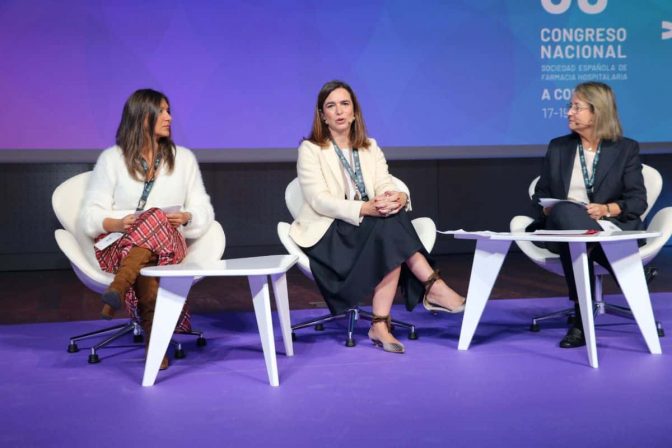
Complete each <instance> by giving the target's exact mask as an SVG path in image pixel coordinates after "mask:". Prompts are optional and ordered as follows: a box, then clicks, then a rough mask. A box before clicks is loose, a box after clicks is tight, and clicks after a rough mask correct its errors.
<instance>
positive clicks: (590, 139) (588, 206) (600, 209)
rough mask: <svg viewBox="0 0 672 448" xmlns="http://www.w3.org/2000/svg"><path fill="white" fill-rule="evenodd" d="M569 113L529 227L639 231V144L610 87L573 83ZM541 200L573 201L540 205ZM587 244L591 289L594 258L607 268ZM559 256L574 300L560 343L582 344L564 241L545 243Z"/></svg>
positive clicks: (642, 195) (642, 203)
mask: <svg viewBox="0 0 672 448" xmlns="http://www.w3.org/2000/svg"><path fill="white" fill-rule="evenodd" d="M568 107H569V112H568V114H567V119H568V124H569V129H570V130H571V131H572V133H571V134H569V135H566V136H563V137H558V138H555V139H553V140H551V142H550V143H549V145H548V151H547V152H546V157H545V159H544V165H543V170H542V173H541V177H540V179H539V182H538V183H537V186H536V189H535V193H534V195H533V197H532V203H533V205H534V207H535V209H536V211H537V218H536V220H535V221H534V222H533V223H532V224H531V225H530V226H529V227H528V228H527V230H528V231H533V230H536V229H552V230H576V229H585V230H609V229H613V230H618V229H620V230H643V229H644V226H643V224H642V221H641V219H640V215H641V214H642V213H644V211H645V210H646V207H647V203H646V188H645V187H644V179H643V177H642V164H641V162H640V160H639V144H638V143H637V142H636V141H634V140H631V139H629V138H625V137H623V131H622V129H621V124H620V121H619V118H618V111H617V108H616V100H615V97H614V93H613V91H612V90H611V88H610V87H609V86H608V85H606V84H603V83H599V82H586V83H582V84H579V85H578V86H576V89H575V90H574V94H573V95H572V102H571V104H569V105H568ZM540 198H556V199H572V200H574V201H575V202H561V203H558V204H556V205H555V206H553V207H552V208H551V207H547V208H542V206H541V205H539V199H540ZM591 246H592V247H590V248H589V263H588V265H589V268H590V278H591V285H592V287H593V288H592V289H593V290H594V285H595V276H594V273H593V262H597V263H599V264H601V265H603V266H604V267H605V268H607V269H608V270H611V267H610V266H609V263H608V261H607V259H606V256H605V255H604V252H603V251H602V248H601V247H600V245H599V244H595V245H591ZM545 247H546V248H547V249H548V250H550V251H551V252H554V253H557V254H559V255H560V260H561V261H562V267H563V270H564V272H565V280H566V282H567V288H568V289H569V298H570V299H571V300H573V301H574V302H575V311H576V318H575V319H574V324H573V326H572V327H571V328H570V329H569V331H568V332H567V334H566V335H565V337H564V338H563V339H562V341H560V347H562V348H573V347H580V346H583V345H585V343H586V342H585V339H584V335H583V326H582V323H581V314H580V311H579V307H578V304H577V292H576V284H575V281H574V272H573V270H572V261H571V257H570V254H569V246H568V244H567V243H546V244H545Z"/></svg>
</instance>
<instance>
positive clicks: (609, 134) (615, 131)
mask: <svg viewBox="0 0 672 448" xmlns="http://www.w3.org/2000/svg"><path fill="white" fill-rule="evenodd" d="M574 93H575V94H576V96H577V97H578V98H579V99H581V100H583V101H585V102H586V103H588V104H589V105H590V108H591V110H592V112H593V114H595V116H594V126H595V137H597V138H599V139H600V140H612V141H615V140H618V139H620V138H621V137H623V128H622V127H621V121H620V120H619V119H618V108H617V107H616V96H615V95H614V92H613V90H611V87H609V86H608V85H607V84H604V83H602V82H584V83H581V84H579V85H578V86H576V88H575V89H574Z"/></svg>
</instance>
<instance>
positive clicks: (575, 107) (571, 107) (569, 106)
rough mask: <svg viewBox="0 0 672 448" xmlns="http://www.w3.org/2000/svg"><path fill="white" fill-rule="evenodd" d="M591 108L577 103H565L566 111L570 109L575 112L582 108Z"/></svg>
mask: <svg viewBox="0 0 672 448" xmlns="http://www.w3.org/2000/svg"><path fill="white" fill-rule="evenodd" d="M591 108H592V106H579V105H578V104H572V103H567V113H569V112H572V111H573V112H575V113H579V112H581V111H582V110H586V109H591Z"/></svg>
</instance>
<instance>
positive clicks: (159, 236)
mask: <svg viewBox="0 0 672 448" xmlns="http://www.w3.org/2000/svg"><path fill="white" fill-rule="evenodd" d="M105 236H107V234H106V233H105V234H101V235H98V237H97V238H96V242H98V241H99V240H100V239H102V238H105ZM134 246H138V247H143V248H145V249H149V250H151V251H152V252H153V253H154V254H156V256H157V258H158V261H157V263H156V264H157V265H158V266H163V265H166V264H177V263H179V262H181V261H182V260H183V259H184V257H185V255H186V253H187V243H186V241H185V240H184V236H182V234H181V233H180V232H179V231H178V230H177V229H176V228H175V227H173V226H172V225H170V222H169V221H168V218H166V215H165V213H164V212H163V211H162V210H161V209H158V208H150V209H149V210H147V211H144V212H142V213H141V214H140V215H139V216H138V217H137V219H136V220H135V222H134V223H133V225H132V226H131V227H130V228H129V229H128V230H127V231H126V233H125V234H124V236H122V237H121V238H119V239H118V240H117V241H115V242H114V243H112V244H110V245H109V246H107V247H106V248H105V249H103V250H98V249H97V248H96V259H97V260H98V264H99V265H100V268H101V269H102V270H103V271H105V272H110V273H113V274H115V273H116V272H117V270H118V269H119V265H120V263H121V260H122V259H123V258H124V257H125V256H126V255H127V254H128V252H129V251H130V250H131V249H132V248H133V247H134ZM124 303H125V304H126V310H127V311H128V314H129V315H130V316H131V318H132V319H135V320H137V321H139V320H140V317H139V316H138V297H137V296H136V295H135V288H128V290H126V294H125V295H124ZM175 331H177V332H178V333H180V332H189V331H191V317H190V315H189V310H188V308H187V306H186V305H185V307H184V309H183V310H182V315H181V316H180V319H179V320H178V324H177V328H176V329H175Z"/></svg>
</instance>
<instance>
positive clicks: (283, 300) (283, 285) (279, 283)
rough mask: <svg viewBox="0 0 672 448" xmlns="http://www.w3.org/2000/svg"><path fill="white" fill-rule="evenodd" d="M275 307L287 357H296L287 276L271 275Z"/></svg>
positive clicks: (283, 274)
mask: <svg viewBox="0 0 672 448" xmlns="http://www.w3.org/2000/svg"><path fill="white" fill-rule="evenodd" d="M271 280H272V284H273V295H274V296H275V307H276V309H277V310H278V319H279V320H280V329H281V331H282V341H283V343H284V344H285V355H287V356H294V344H293V342H292V323H291V321H290V318H289V298H288V295H287V275H286V274H285V273H282V274H274V275H271Z"/></svg>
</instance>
